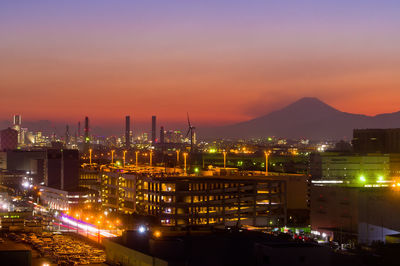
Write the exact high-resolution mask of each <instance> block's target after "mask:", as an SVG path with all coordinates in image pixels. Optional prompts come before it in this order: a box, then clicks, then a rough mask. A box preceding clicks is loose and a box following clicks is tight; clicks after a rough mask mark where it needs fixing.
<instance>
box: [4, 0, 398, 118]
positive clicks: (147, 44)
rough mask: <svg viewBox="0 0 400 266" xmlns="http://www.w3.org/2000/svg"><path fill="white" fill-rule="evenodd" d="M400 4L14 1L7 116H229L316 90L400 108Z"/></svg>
mask: <svg viewBox="0 0 400 266" xmlns="http://www.w3.org/2000/svg"><path fill="white" fill-rule="evenodd" d="M399 14H400V1H398V0H397V1H389V0H385V1H368V0H358V1H357V0H353V1H349V0H335V1H320V0H318V1H317V0H315V1H285V0H279V1H267V0H262V1H261V0H254V1H249V0H246V1H232V0H229V1H218V0H213V1H206V0H202V1H183V0H182V1H171V0H168V1H166V0H162V1H151V0H149V1H126V0H125V1H116V0H109V1H101V0H77V1H72V0H68V1H67V0H65V1H54V0H48V1H40V0H35V1H32V0H26V1H22V0H18V1H16V0H9V1H6V0H2V1H0V92H1V94H0V120H5V119H10V117H11V116H12V115H13V114H14V113H20V114H22V116H23V117H24V119H25V120H39V119H48V120H52V121H78V120H81V121H82V117H83V116H85V115H88V116H90V117H91V118H92V120H93V121H95V122H94V123H97V124H107V123H108V124H112V123H115V121H117V122H118V123H120V122H121V121H122V120H123V116H125V115H126V114H130V115H132V116H133V117H135V121H149V120H150V116H151V115H157V116H158V117H159V118H160V119H161V120H162V121H164V122H166V123H168V122H170V123H175V122H179V121H184V120H185V119H186V112H189V113H190V114H191V116H192V119H193V120H195V121H196V122H197V124H203V125H206V124H220V123H222V124H229V123H234V122H238V121H243V120H247V119H250V118H254V117H256V116H259V115H263V114H266V113H268V112H270V111H272V110H275V109H277V108H280V107H283V106H285V105H287V104H289V103H291V102H292V101H295V100H297V99H299V98H301V97H304V96H313V97H318V98H320V99H321V100H323V101H324V102H326V103H328V104H330V105H332V106H334V107H335V108H338V109H339V110H342V111H346V112H354V113H362V114H377V113H383V112H394V111H399V110H400V34H399V33H400V32H399V31H400V15H399ZM121 117H122V118H121ZM121 123H122V122H121Z"/></svg>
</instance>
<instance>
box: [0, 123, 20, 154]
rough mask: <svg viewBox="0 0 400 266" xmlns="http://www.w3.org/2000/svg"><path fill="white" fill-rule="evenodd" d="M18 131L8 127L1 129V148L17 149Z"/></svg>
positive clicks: (5, 149)
mask: <svg viewBox="0 0 400 266" xmlns="http://www.w3.org/2000/svg"><path fill="white" fill-rule="evenodd" d="M18 136H19V133H18V131H16V130H14V129H12V128H6V129H4V130H1V131H0V150H3V151H7V150H15V149H16V148H17V146H18Z"/></svg>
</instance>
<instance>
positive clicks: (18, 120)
mask: <svg viewBox="0 0 400 266" xmlns="http://www.w3.org/2000/svg"><path fill="white" fill-rule="evenodd" d="M21 124H22V117H21V115H14V116H13V129H15V130H16V131H17V132H18V144H22V143H23V141H22V136H21Z"/></svg>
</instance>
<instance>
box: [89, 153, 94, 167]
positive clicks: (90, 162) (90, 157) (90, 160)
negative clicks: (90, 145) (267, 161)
mask: <svg viewBox="0 0 400 266" xmlns="http://www.w3.org/2000/svg"><path fill="white" fill-rule="evenodd" d="M92 151H93V150H92V149H89V164H90V165H92Z"/></svg>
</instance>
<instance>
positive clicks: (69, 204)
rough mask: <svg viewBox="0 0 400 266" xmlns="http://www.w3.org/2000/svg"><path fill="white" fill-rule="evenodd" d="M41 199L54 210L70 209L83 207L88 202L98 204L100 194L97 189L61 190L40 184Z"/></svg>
mask: <svg viewBox="0 0 400 266" xmlns="http://www.w3.org/2000/svg"><path fill="white" fill-rule="evenodd" d="M40 200H41V202H42V203H43V205H45V206H48V207H49V208H50V209H52V210H70V209H74V208H82V207H84V206H85V204H87V203H90V204H96V203H97V202H98V200H99V195H98V192H97V191H95V190H91V189H87V188H75V189H72V190H61V189H55V188H52V187H46V186H40Z"/></svg>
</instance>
